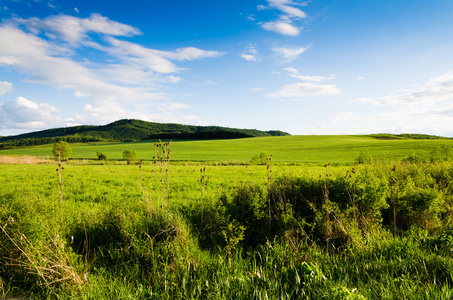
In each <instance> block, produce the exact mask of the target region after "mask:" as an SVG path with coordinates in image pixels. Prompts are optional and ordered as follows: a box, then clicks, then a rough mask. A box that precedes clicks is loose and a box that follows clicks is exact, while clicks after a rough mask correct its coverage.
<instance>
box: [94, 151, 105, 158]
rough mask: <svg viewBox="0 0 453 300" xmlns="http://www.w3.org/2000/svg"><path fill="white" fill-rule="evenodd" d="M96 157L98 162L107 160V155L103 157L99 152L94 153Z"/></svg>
mask: <svg viewBox="0 0 453 300" xmlns="http://www.w3.org/2000/svg"><path fill="white" fill-rule="evenodd" d="M96 155H97V157H98V159H99V160H106V159H107V155H105V154H104V153H102V152H101V151H98V152H96Z"/></svg>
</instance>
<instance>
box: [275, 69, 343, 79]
mask: <svg viewBox="0 0 453 300" xmlns="http://www.w3.org/2000/svg"><path fill="white" fill-rule="evenodd" d="M283 70H285V71H287V72H288V73H289V76H290V77H292V78H296V79H299V80H302V81H311V82H321V81H324V80H333V79H335V75H329V77H325V76H317V75H300V74H299V70H297V69H295V68H291V67H289V68H284V69H283Z"/></svg>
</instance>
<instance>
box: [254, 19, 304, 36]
mask: <svg viewBox="0 0 453 300" xmlns="http://www.w3.org/2000/svg"><path fill="white" fill-rule="evenodd" d="M261 27H263V29H265V30H267V31H274V32H277V33H280V34H284V35H289V36H297V35H299V33H300V30H299V28H297V27H295V26H293V25H291V24H290V23H289V22H288V21H273V22H266V23H263V24H262V25H261Z"/></svg>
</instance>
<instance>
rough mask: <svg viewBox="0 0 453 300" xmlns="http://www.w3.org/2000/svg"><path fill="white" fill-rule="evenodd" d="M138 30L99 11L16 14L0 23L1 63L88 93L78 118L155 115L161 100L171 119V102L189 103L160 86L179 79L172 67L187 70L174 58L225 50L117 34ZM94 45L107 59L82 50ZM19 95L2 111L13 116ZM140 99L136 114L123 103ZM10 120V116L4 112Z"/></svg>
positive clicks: (0, 86) (2, 88)
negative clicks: (162, 46) (154, 43)
mask: <svg viewBox="0 0 453 300" xmlns="http://www.w3.org/2000/svg"><path fill="white" fill-rule="evenodd" d="M139 34H141V31H140V30H139V29H137V28H135V27H132V26H130V25H125V24H121V23H118V22H115V21H112V20H109V19H108V18H106V17H103V16H101V15H99V14H92V15H91V16H90V17H88V18H77V17H73V16H66V15H59V16H52V17H48V18H45V19H42V20H41V19H38V18H31V19H19V18H14V19H10V20H7V21H5V22H4V23H3V24H1V25H0V40H1V41H2V42H1V43H0V67H4V68H9V69H14V70H17V71H19V72H21V73H23V74H26V75H28V78H26V80H27V81H30V82H34V83H40V84H46V85H52V86H55V87H58V88H61V89H69V90H72V91H74V95H75V96H76V97H79V98H80V97H84V98H86V99H87V100H88V101H89V102H91V103H90V104H88V105H87V106H86V107H85V113H86V115H85V116H79V119H80V120H90V121H92V122H93V123H100V122H105V121H111V120H115V118H123V117H127V116H131V115H134V116H141V117H144V119H150V117H151V116H155V115H154V114H153V113H151V111H152V107H155V108H156V107H157V108H159V109H164V110H165V105H167V106H168V107H172V109H169V110H168V114H167V115H166V116H167V117H168V118H171V119H173V118H172V117H171V114H174V113H175V108H179V109H186V108H187V107H188V106H184V105H176V106H175V105H174V104H172V103H173V102H171V100H170V99H167V98H168V96H167V95H166V93H165V92H164V91H163V89H162V88H163V87H162V84H175V83H178V82H180V81H181V77H180V75H179V74H178V75H176V73H181V72H183V71H187V69H183V68H180V67H178V65H177V63H178V62H182V61H193V60H196V59H203V58H214V57H219V56H222V55H224V54H225V53H224V52H219V51H206V50H202V49H198V48H195V47H185V48H179V49H175V50H172V51H162V50H157V49H151V48H146V47H143V46H141V45H139V44H135V43H132V42H128V41H124V40H119V39H118V38H116V37H118V36H121V37H131V36H134V35H139ZM80 50H84V51H83V52H82V51H80ZM86 50H88V51H86ZM93 51H100V52H101V53H102V54H107V55H108V56H109V59H110V61H111V62H110V63H109V64H101V63H95V62H90V61H89V60H88V59H87V58H85V57H83V56H81V55H80V54H81V53H87V52H93ZM11 89H12V85H11V84H9V83H7V82H3V83H0V95H1V94H5V93H8V92H10V91H11ZM157 100H159V101H157ZM169 100H170V101H169ZM17 101H19V100H16V102H14V103H15V105H12V104H8V105H7V104H4V105H3V107H2V110H3V114H7V115H8V116H12V115H14V114H13V113H12V111H13V110H14V109H18V110H20V109H22V108H21V107H23V106H24V105H25V104H24V103H26V102H25V101H24V100H20V101H19V102H17ZM140 102H145V103H146V109H141V112H142V113H140V114H135V113H131V112H129V111H128V110H127V109H125V107H126V106H137V105H139V103H140ZM19 104H20V105H19ZM5 105H6V106H5ZM21 105H22V106H21ZM113 107H115V109H113ZM5 110H6V111H5ZM154 110H155V109H154ZM100 111H103V113H102V114H101V113H99V112H100ZM146 111H148V113H146ZM109 113H111V114H109ZM38 115H39V114H38ZM162 115H165V114H161V116H162ZM17 116H21V115H20V114H17ZM106 116H107V117H106ZM145 116H146V117H145ZM178 117H181V116H178ZM106 119H107V120H106ZM8 120H12V118H11V117H8ZM14 120H16V121H14V122H12V121H11V122H9V123H8V124H10V125H11V124H16V125H14V126H16V127H17V126H18V125H17V123H18V122H17V121H18V120H19V119H18V118H16V119H14ZM24 120H25V119H24ZM24 122H25V123H24V124H28V125H27V126H36V124H38V123H36V122H45V119H43V120H34V121H30V122H32V123H30V122H28V121H24ZM33 122H35V123H33ZM3 123H4V122H3ZM3 125H4V124H3ZM11 126H12V125H11Z"/></svg>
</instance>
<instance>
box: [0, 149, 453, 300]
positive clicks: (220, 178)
mask: <svg viewBox="0 0 453 300" xmlns="http://www.w3.org/2000/svg"><path fill="white" fill-rule="evenodd" d="M393 142H396V141H393ZM176 144H178V143H175V144H174V145H172V150H171V151H172V152H171V154H172V155H173V154H174V153H175V152H176V151H175V148H176V147H175V145H176ZM123 149H124V148H123ZM326 149H327V148H326ZM103 150H104V149H103ZM163 150H165V151H166V152H163ZM337 150H338V148H337ZM76 151H77V150H76V148H75V147H73V152H76ZM153 151H154V155H155V156H156V157H159V158H155V159H154V160H152V159H151V161H149V162H145V161H142V162H140V163H136V164H131V165H126V164H125V163H124V164H116V163H107V164H104V163H105V162H99V164H97V165H83V164H74V163H64V164H62V165H61V166H59V165H56V164H41V165H1V166H0V168H1V172H0V180H1V181H0V182H2V186H1V188H0V253H1V255H0V256H1V258H0V260H1V262H0V295H3V296H7V295H10V296H11V295H14V296H17V295H23V296H26V297H27V298H36V299H57V298H58V299H175V298H181V299H220V298H222V299H223V298H234V299H298V298H302V299H320V298H326V299H451V298H452V296H453V261H452V260H451V254H452V251H453V224H452V219H451V216H452V214H451V212H452V194H453V164H452V163H451V162H449V161H442V159H439V160H438V161H437V162H436V161H435V162H433V163H426V162H421V160H420V159H416V158H417V155H415V154H414V155H413V156H410V155H409V159H407V158H408V157H406V159H405V161H404V162H400V161H398V162H397V161H396V160H394V161H393V162H389V161H388V160H384V161H379V160H376V159H372V160H371V162H370V160H369V158H370V155H369V154H367V153H366V152H361V154H360V157H361V158H362V159H364V161H366V162H367V163H365V164H360V165H354V166H352V165H351V166H333V165H329V164H325V166H321V167H310V168H308V167H304V166H291V165H288V164H276V163H275V162H274V160H275V159H274V157H271V156H268V157H267V158H266V161H265V165H229V166H220V165H219V166H215V165H205V164H201V163H196V162H195V163H194V162H192V163H191V162H185V163H170V161H169V159H168V158H169V157H168V156H169V155H164V154H163V153H167V154H168V149H166V148H165V145H161V146H157V148H156V149H153ZM254 151H255V154H256V151H257V150H256V148H255V150H254ZM103 152H108V151H103ZM139 153H140V151H139ZM337 153H338V155H339V156H341V155H343V154H342V153H341V152H337ZM174 155H175V156H176V154H174ZM180 155H182V154H180ZM318 155H319V154H318ZM208 156H209V154H208ZM274 156H275V155H274ZM356 156H357V155H356ZM172 157H173V156H172ZM248 157H249V159H250V157H251V155H250V154H248ZM410 157H412V158H413V159H410ZM446 158H447V159H448V157H446Z"/></svg>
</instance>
